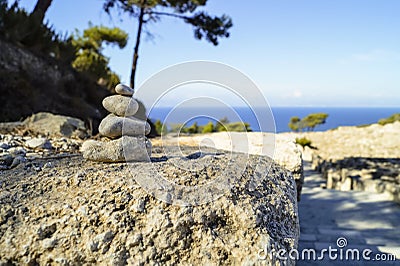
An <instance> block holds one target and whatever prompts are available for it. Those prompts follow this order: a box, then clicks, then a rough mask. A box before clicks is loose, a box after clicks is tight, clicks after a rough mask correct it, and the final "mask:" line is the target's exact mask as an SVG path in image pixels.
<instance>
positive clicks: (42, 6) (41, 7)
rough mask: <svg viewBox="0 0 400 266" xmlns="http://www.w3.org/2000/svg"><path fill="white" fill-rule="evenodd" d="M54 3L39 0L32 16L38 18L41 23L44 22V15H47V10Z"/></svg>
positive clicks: (47, 0)
mask: <svg viewBox="0 0 400 266" xmlns="http://www.w3.org/2000/svg"><path fill="white" fill-rule="evenodd" d="M52 1H53V0H38V1H37V2H36V5H35V8H34V9H33V11H32V15H34V16H36V17H37V18H38V19H40V21H43V19H44V15H45V14H46V11H47V9H49V7H50V5H51V2H52Z"/></svg>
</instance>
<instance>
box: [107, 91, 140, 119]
mask: <svg viewBox="0 0 400 266" xmlns="http://www.w3.org/2000/svg"><path fill="white" fill-rule="evenodd" d="M103 106H104V108H105V109H106V110H107V111H109V112H110V113H113V114H115V115H118V116H133V115H134V114H136V112H137V111H138V110H139V104H138V102H137V101H136V100H135V99H133V98H130V97H126V96H121V95H112V96H109V97H106V98H104V100H103Z"/></svg>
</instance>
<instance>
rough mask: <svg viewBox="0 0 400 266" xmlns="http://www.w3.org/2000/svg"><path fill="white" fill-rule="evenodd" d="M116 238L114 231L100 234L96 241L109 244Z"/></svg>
mask: <svg viewBox="0 0 400 266" xmlns="http://www.w3.org/2000/svg"><path fill="white" fill-rule="evenodd" d="M113 238H114V232H112V231H107V232H104V233H101V234H98V235H97V236H96V237H95V238H94V239H95V241H98V242H100V243H107V242H110V241H111V240H113Z"/></svg>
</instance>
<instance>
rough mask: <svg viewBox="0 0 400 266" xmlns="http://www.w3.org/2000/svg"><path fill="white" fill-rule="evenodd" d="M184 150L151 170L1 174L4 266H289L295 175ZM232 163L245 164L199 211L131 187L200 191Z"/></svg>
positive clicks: (88, 166)
mask: <svg viewBox="0 0 400 266" xmlns="http://www.w3.org/2000/svg"><path fill="white" fill-rule="evenodd" d="M181 150H182V152H183V154H185V156H182V155H181V156H179V154H175V155H174V156H171V157H165V156H164V154H163V153H162V152H161V151H162V148H161V147H156V148H155V149H154V151H153V156H152V157H153V163H145V162H143V163H140V162H139V163H132V164H129V165H128V164H120V163H118V164H99V163H96V162H92V161H87V160H82V159H81V158H79V157H72V158H65V159H58V160H54V161H53V162H52V163H53V164H54V166H53V168H50V169H44V170H42V171H41V172H35V171H34V172H31V171H30V170H28V169H27V168H23V167H22V168H20V169H18V170H9V171H10V172H8V173H9V174H8V175H0V180H1V183H2V189H1V191H0V264H7V263H8V264H29V265H47V264H62V265H89V264H92V265H95V264H97V265H126V264H128V265H294V264H295V262H294V261H292V260H290V259H288V260H284V259H281V258H278V257H277V253H276V251H279V250H281V249H282V250H284V251H285V252H286V253H288V252H289V251H290V250H291V249H292V248H296V247H297V241H298V237H299V223H298V214H297V201H296V188H295V186H296V185H295V182H294V179H293V176H292V174H291V173H290V172H289V171H286V170H284V169H283V167H281V166H279V165H277V164H275V163H274V162H272V160H271V159H270V158H268V157H265V156H255V155H250V156H248V155H247V154H243V153H232V154H231V153H230V152H224V151H212V150H204V151H203V153H201V154H199V155H197V154H198V151H197V150H196V149H192V148H185V147H183V148H182V147H181ZM195 155H196V156H195ZM35 163H41V161H36V162H35ZM177 165H180V166H182V167H183V168H182V167H177ZM228 165H232V166H236V165H248V166H247V167H245V168H243V169H241V170H240V171H237V172H231V175H230V176H232V177H233V179H232V181H233V182H232V187H231V189H229V190H228V191H227V192H226V193H225V194H224V195H222V196H221V197H218V198H217V199H215V200H214V201H212V202H209V203H208V204H203V205H200V206H186V207H184V206H182V207H181V206H175V205H169V204H167V203H163V202H162V201H159V200H158V199H156V198H155V197H153V196H152V193H151V192H150V193H148V192H146V191H145V190H144V189H143V188H141V187H140V186H139V185H138V183H136V182H135V181H134V179H135V178H136V177H137V176H141V177H143V178H147V179H148V180H153V176H152V173H160V174H162V175H163V176H164V177H165V178H166V179H167V180H171V181H174V182H176V183H177V184H181V185H186V186H190V185H196V184H197V185H202V184H205V183H207V182H210V181H212V180H215V178H216V177H218V176H220V175H221V174H222V173H226V172H229V171H226V170H227V169H226V167H227V166H228ZM257 165H258V167H257ZM193 169H198V170H197V171H195V172H193ZM230 169H235V168H230ZM267 169H268V170H269V171H268V174H266V173H267ZM27 176H29V178H26V177H27ZM16 184H18V185H16ZM25 188H26V189H25ZM154 193H156V192H154ZM272 250H275V252H273V251H272Z"/></svg>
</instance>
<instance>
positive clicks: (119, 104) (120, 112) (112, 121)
mask: <svg viewBox="0 0 400 266" xmlns="http://www.w3.org/2000/svg"><path fill="white" fill-rule="evenodd" d="M115 92H116V93H117V95H112V96H108V97H106V98H104V100H103V106H104V108H105V109H106V110H107V111H109V112H110V114H109V115H108V116H106V117H105V118H104V119H103V120H102V121H101V123H100V125H99V133H100V135H101V136H104V137H106V138H107V139H104V140H102V141H95V140H88V141H85V142H84V143H83V145H82V149H81V150H82V153H83V157H84V158H85V159H88V160H92V161H99V162H125V161H136V162H139V161H149V160H150V155H151V142H150V141H149V140H148V139H147V138H146V137H145V135H147V134H149V133H150V125H149V124H148V123H147V122H146V121H144V120H140V119H138V118H135V117H134V115H135V114H136V113H137V111H138V109H139V104H138V102H137V101H136V100H135V99H133V98H132V96H133V94H134V90H133V89H131V88H130V87H128V86H125V85H123V84H118V85H117V86H116V87H115Z"/></svg>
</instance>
